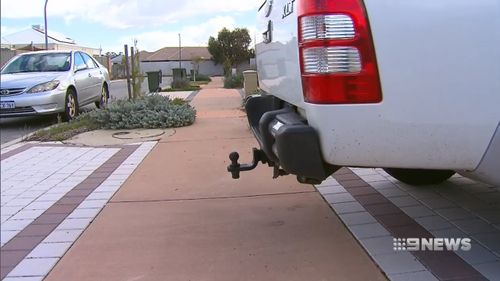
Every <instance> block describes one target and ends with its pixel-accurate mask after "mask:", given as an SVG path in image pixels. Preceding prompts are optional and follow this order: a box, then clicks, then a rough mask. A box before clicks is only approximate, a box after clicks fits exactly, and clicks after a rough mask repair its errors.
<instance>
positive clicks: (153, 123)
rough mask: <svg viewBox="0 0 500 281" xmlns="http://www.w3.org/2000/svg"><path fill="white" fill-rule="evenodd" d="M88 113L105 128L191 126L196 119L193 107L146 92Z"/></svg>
mask: <svg viewBox="0 0 500 281" xmlns="http://www.w3.org/2000/svg"><path fill="white" fill-rule="evenodd" d="M89 115H90V116H91V118H92V119H93V120H94V122H96V123H97V124H98V125H99V127H101V128H105V129H135V128H147V129H151V128H172V127H183V126H188V125H191V124H192V123H193V122H194V120H195V118H196V110H195V109H194V108H193V107H192V106H191V105H190V104H188V103H186V102H182V103H181V102H179V101H175V102H174V101H172V100H171V99H170V98H168V97H164V96H161V95H149V96H145V97H140V98H138V99H136V100H133V101H125V100H119V101H117V102H115V103H112V104H110V105H109V106H108V107H107V108H106V109H104V110H97V111H92V112H90V113H89Z"/></svg>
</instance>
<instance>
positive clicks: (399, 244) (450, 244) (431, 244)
mask: <svg viewBox="0 0 500 281" xmlns="http://www.w3.org/2000/svg"><path fill="white" fill-rule="evenodd" d="M393 246H394V251H410V252H411V251H458V250H461V251H470V249H471V247H472V244H471V239H470V238H393Z"/></svg>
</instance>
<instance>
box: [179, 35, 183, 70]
mask: <svg viewBox="0 0 500 281" xmlns="http://www.w3.org/2000/svg"><path fill="white" fill-rule="evenodd" d="M181 59H182V49H181V34H180V33H179V68H182V64H181Z"/></svg>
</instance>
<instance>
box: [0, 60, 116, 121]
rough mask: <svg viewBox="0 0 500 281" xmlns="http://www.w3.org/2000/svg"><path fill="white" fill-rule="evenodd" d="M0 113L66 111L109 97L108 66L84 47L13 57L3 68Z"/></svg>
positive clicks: (68, 116)
mask: <svg viewBox="0 0 500 281" xmlns="http://www.w3.org/2000/svg"><path fill="white" fill-rule="evenodd" d="M0 79H1V83H0V117H18V116H30V115H42V114H54V113H63V117H64V119H65V120H71V119H73V118H75V117H76V116H77V115H78V112H79V108H80V107H81V106H85V105H88V104H92V103H95V104H96V106H97V107H99V108H101V107H103V106H105V105H106V104H107V102H108V99H109V73H108V70H107V69H106V68H105V67H104V66H102V65H101V64H100V63H99V62H97V61H96V60H95V59H94V58H92V57H91V56H90V55H88V54H86V53H84V52H80V51H39V52H30V53H24V54H21V55H18V56H16V57H14V58H12V59H11V60H10V61H9V62H8V63H7V64H6V65H5V66H4V67H3V68H2V71H1V76H0Z"/></svg>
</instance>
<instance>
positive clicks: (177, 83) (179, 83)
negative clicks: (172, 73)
mask: <svg viewBox="0 0 500 281" xmlns="http://www.w3.org/2000/svg"><path fill="white" fill-rule="evenodd" d="M189 86H190V84H189V81H188V80H186V79H179V80H174V81H172V83H171V84H170V87H172V89H187V88H189Z"/></svg>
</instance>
